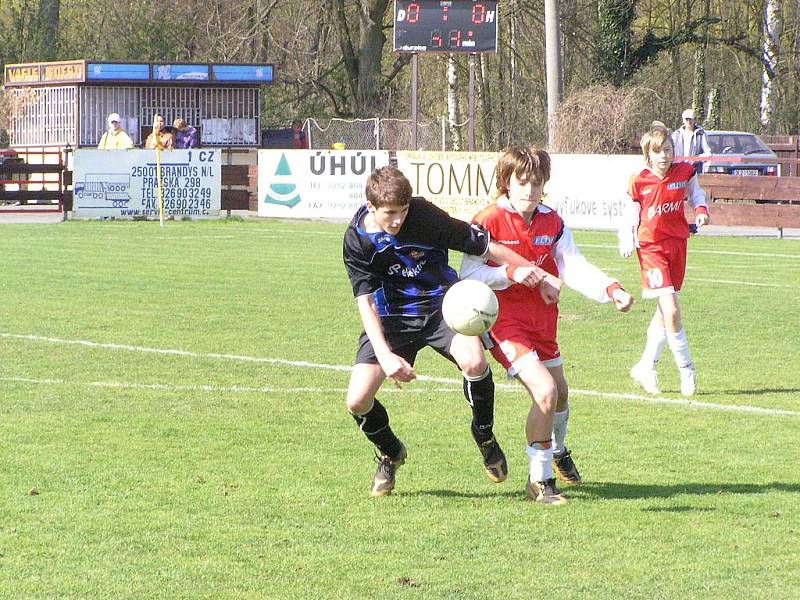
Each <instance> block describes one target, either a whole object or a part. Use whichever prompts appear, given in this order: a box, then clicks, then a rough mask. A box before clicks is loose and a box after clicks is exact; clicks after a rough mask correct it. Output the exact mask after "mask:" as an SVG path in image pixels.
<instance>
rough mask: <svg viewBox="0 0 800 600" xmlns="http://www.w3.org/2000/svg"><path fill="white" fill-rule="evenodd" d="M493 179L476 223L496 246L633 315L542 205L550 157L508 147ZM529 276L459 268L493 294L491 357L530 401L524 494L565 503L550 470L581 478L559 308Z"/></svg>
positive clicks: (477, 264)
mask: <svg viewBox="0 0 800 600" xmlns="http://www.w3.org/2000/svg"><path fill="white" fill-rule="evenodd" d="M496 175H497V192H496V196H495V197H496V201H495V202H493V203H492V204H490V205H488V206H487V207H485V208H483V209H482V210H481V211H480V212H478V214H477V215H475V218H474V221H475V223H477V224H478V225H481V226H482V227H483V228H485V229H486V231H488V232H489V234H490V235H491V236H492V239H493V240H494V241H495V242H497V243H498V244H502V245H503V246H505V247H507V248H509V249H511V250H514V252H516V253H518V254H519V255H520V256H522V257H523V258H526V259H528V260H529V261H530V262H531V263H533V264H535V265H537V266H540V267H541V268H542V269H544V270H545V271H547V272H549V273H551V274H553V275H555V276H556V277H560V278H563V280H564V283H566V284H567V285H568V286H569V287H571V288H573V289H575V290H577V291H579V292H580V293H582V294H583V295H585V296H587V297H588V298H591V299H592V300H596V301H597V302H608V301H613V302H614V305H615V306H616V307H617V309H619V310H621V311H626V310H628V309H629V308H630V306H631V304H632V302H633V298H631V295H630V294H628V293H627V292H626V291H625V290H624V289H622V287H621V286H620V284H619V282H618V281H616V280H615V279H612V278H611V277H608V276H607V275H606V274H605V273H603V272H602V271H601V270H600V269H598V268H597V267H595V266H594V265H592V264H591V263H589V262H588V261H587V260H586V259H585V258H584V257H583V255H582V254H581V253H580V251H579V250H578V247H577V246H576V245H575V240H574V239H573V237H572V232H570V230H569V228H568V227H567V226H566V225H565V224H564V221H563V220H562V219H561V217H560V216H558V213H556V212H555V211H554V210H553V209H551V208H549V207H547V206H544V205H542V204H541V199H542V189H543V188H544V185H545V184H546V183H547V181H548V180H549V179H550V155H549V154H548V153H547V152H545V151H544V150H537V149H535V148H530V147H516V148H511V149H509V150H508V151H506V152H505V153H504V154H503V155H502V156H501V157H500V160H499V161H498V163H497V173H496ZM527 271H528V269H526V268H525V267H511V266H507V265H501V264H497V263H495V262H492V260H491V259H490V258H487V257H486V256H483V257H481V256H465V257H464V260H463V262H462V265H461V277H462V278H470V279H478V280H480V281H483V282H484V283H486V284H488V285H489V286H490V287H491V288H493V289H494V290H495V293H496V294H497V298H498V300H499V303H500V312H499V315H498V318H497V323H495V325H494V327H493V328H492V330H491V332H490V337H491V341H492V342H493V344H494V347H493V348H492V349H491V352H492V355H493V356H494V357H495V358H496V359H497V360H498V362H500V364H502V365H503V366H504V367H505V368H506V369H507V371H508V373H509V374H510V375H512V376H515V377H516V378H517V379H519V381H520V382H521V383H522V385H523V387H524V388H525V389H526V390H527V392H528V394H529V395H530V396H531V399H532V403H531V409H530V411H529V413H528V416H527V419H526V422H525V436H526V438H527V444H526V454H527V455H528V465H529V469H528V484H527V486H526V488H525V491H526V495H527V497H528V498H529V499H530V500H534V501H537V502H542V503H544V504H564V503H565V502H566V499H565V498H564V497H563V496H562V495H561V493H560V492H559V490H558V489H557V488H556V485H555V478H554V477H553V470H555V472H556V474H557V475H558V476H559V477H560V478H561V479H562V480H564V481H566V482H567V483H572V484H576V483H579V482H580V480H581V478H580V475H579V474H578V469H577V468H576V467H575V463H574V461H573V460H572V458H571V457H570V451H569V450H567V448H566V446H565V437H566V433H567V418H568V416H569V406H568V404H567V399H568V387H567V381H566V379H565V378H564V367H563V364H562V360H561V354H560V352H559V348H558V342H557V341H556V332H557V324H558V306H557V305H556V304H546V303H545V302H544V301H543V300H542V297H541V296H540V295H539V294H538V293H537V292H536V291H535V290H534V291H533V293H531V291H529V290H530V288H528V287H526V286H525V285H522V283H523V282H524V280H525V277H526V276H527Z"/></svg>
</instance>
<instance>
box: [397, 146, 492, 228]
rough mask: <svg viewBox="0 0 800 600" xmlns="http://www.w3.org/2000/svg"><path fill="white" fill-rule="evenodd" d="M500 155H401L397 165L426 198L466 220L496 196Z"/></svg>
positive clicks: (413, 187) (415, 188)
mask: <svg viewBox="0 0 800 600" xmlns="http://www.w3.org/2000/svg"><path fill="white" fill-rule="evenodd" d="M499 157H500V154H499V153H497V152H413V151H412V152H398V153H397V166H398V168H399V169H400V170H401V171H403V173H405V175H406V177H408V179H409V181H410V182H411V188H412V190H413V192H414V195H415V196H422V197H424V198H426V199H428V200H430V201H431V202H433V203H434V204H435V205H436V206H438V207H439V208H442V209H444V210H446V211H447V212H448V213H450V214H451V215H452V216H454V217H457V218H459V219H463V220H465V221H470V220H472V217H473V216H475V213H476V212H478V211H479V210H480V209H481V208H483V207H484V206H486V204H487V203H488V202H489V201H490V199H491V197H492V194H493V193H494V189H495V185H494V168H495V165H496V164H497V159H498V158H499Z"/></svg>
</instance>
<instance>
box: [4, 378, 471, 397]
mask: <svg viewBox="0 0 800 600" xmlns="http://www.w3.org/2000/svg"><path fill="white" fill-rule="evenodd" d="M0 382H6V383H31V384H35V385H63V386H78V387H90V388H92V387H94V388H109V389H126V390H155V391H163V392H214V393H226V394H345V393H347V388H346V387H270V386H264V387H248V386H243V385H232V386H223V385H169V384H164V383H125V382H122V381H88V382H80V381H66V380H63V379H35V378H32V377H0ZM405 391H407V392H411V393H419V394H423V393H424V394H429V393H431V392H442V393H445V392H461V388H460V387H456V386H455V385H454V386H453V387H447V388H444V387H443V388H416V389H415V388H409V389H407V390H406V389H398V388H392V387H389V386H387V387H386V389H384V390H381V394H386V393H390V394H393V393H397V392H405Z"/></svg>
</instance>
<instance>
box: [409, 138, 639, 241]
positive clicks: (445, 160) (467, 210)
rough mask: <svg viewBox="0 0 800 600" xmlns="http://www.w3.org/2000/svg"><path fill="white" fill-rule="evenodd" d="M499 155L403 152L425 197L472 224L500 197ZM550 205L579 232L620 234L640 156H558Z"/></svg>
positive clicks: (552, 174)
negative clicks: (615, 231)
mask: <svg viewBox="0 0 800 600" xmlns="http://www.w3.org/2000/svg"><path fill="white" fill-rule="evenodd" d="M500 155H501V154H500V153H499V152H398V153H397V164H398V167H399V168H400V169H401V170H402V171H403V172H404V173H405V174H406V177H408V178H409V180H410V181H411V186H412V188H413V190H414V195H417V196H424V197H425V198H427V199H428V200H430V201H431V202H433V203H434V204H436V205H437V206H439V207H441V208H443V209H444V210H446V211H447V212H448V213H450V214H451V215H453V216H454V217H458V218H460V219H464V220H470V219H472V217H473V216H474V215H475V213H476V212H478V210H480V209H481V208H483V207H484V206H485V205H486V204H488V203H489V202H490V201H491V199H492V198H493V195H494V193H495V166H496V164H497V160H498V159H499V158H500ZM550 158H551V170H550V181H549V182H548V183H547V185H546V186H545V188H544V191H545V199H544V203H545V204H546V205H548V206H550V207H551V208H555V209H556V210H557V211H558V213H559V214H560V215H561V217H562V218H563V219H564V221H565V222H566V224H567V225H568V226H569V227H571V228H574V229H617V227H619V224H618V219H619V217H620V215H621V210H622V203H623V202H625V201H627V198H628V194H627V191H628V180H629V179H630V176H631V175H632V174H633V173H634V172H635V171H638V170H639V169H641V168H642V167H643V166H644V163H643V161H642V158H641V157H639V156H606V155H595V154H554V155H552V156H551V157H550Z"/></svg>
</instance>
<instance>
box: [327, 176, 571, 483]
mask: <svg viewBox="0 0 800 600" xmlns="http://www.w3.org/2000/svg"><path fill="white" fill-rule="evenodd" d="M366 196H367V202H366V204H365V205H364V206H362V207H361V208H360V209H359V210H358V211H357V212H356V214H355V216H354V217H353V220H352V221H351V222H350V225H349V226H348V228H347V231H346V232H345V235H344V248H343V254H344V264H345V268H346V270H347V274H348V276H349V278H350V282H351V284H352V286H353V295H354V296H355V298H356V304H357V306H358V312H359V315H360V316H361V322H362V324H363V326H364V332H363V333H362V334H361V337H360V339H359V347H358V352H357V354H356V364H355V366H354V367H353V372H352V374H351V376H350V384H349V387H348V391H347V409H348V411H349V412H350V414H352V415H353V417H354V418H355V420H356V423H358V427H359V428H360V429H361V431H363V432H364V434H365V435H366V436H367V439H369V441H371V442H372V443H373V444H375V446H376V447H377V449H378V452H380V458H379V461H378V469H377V471H376V473H375V477H374V478H373V480H372V489H371V494H372V495H373V496H386V495H388V494H390V493H391V492H392V490H393V489H394V484H395V473H396V471H397V468H398V467H400V465H402V464H403V463H404V462H405V459H406V456H407V451H406V448H405V446H404V445H403V443H402V442H401V441H400V439H399V438H398V437H397V436H396V435H395V434H394V432H393V431H392V429H391V427H390V426H389V416H388V414H387V412H386V409H385V408H384V406H383V405H382V404H381V403H380V402H379V401H378V400H377V398H376V397H375V394H376V393H377V391H378V389H379V388H380V386H381V384H382V383H383V381H384V379H386V378H387V377H388V378H390V379H391V380H393V381H394V383H395V384H396V385H398V386H399V385H400V383H402V382H409V381H412V380H413V379H414V378H415V375H414V369H413V365H414V359H415V358H416V355H417V352H418V351H419V350H421V349H422V348H424V347H425V346H430V347H431V348H433V349H434V350H436V351H437V352H438V353H439V354H441V355H442V356H444V357H445V358H447V359H448V360H450V361H452V362H454V363H455V364H456V365H458V367H459V369H461V372H462V374H463V377H464V396H465V398H466V399H467V402H468V403H469V405H470V406H471V407H472V428H471V429H472V436H473V438H474V440H475V442H476V444H477V445H478V448H479V449H480V451H481V455H482V456H483V464H484V468H485V470H486V474H487V475H488V477H489V479H491V480H492V481H494V482H495V483H499V482H501V481H503V480H505V478H506V477H507V475H508V466H507V464H506V458H505V455H504V454H503V450H502V449H501V448H500V445H499V444H498V443H497V440H496V439H495V437H494V433H493V432H492V425H493V421H494V382H493V381H492V372H491V370H490V368H489V364H488V363H487V361H486V358H485V356H484V352H483V346H482V344H481V341H480V338H478V337H469V336H464V335H461V334H458V333H455V332H454V331H452V330H451V329H450V328H448V327H447V325H446V324H445V322H444V319H443V318H442V312H441V307H442V298H443V297H444V293H445V291H446V290H447V288H448V287H449V286H450V285H452V284H453V283H455V282H456V281H458V275H457V274H456V272H455V271H454V270H453V269H452V268H451V267H450V266H449V264H448V249H453V250H458V251H460V252H463V253H465V254H474V255H479V256H486V257H487V258H489V259H491V260H492V261H494V262H496V263H497V264H507V265H512V266H514V267H517V268H515V269H514V275H515V280H517V282H518V283H522V284H524V285H528V286H530V287H536V286H538V287H539V289H540V292H541V293H542V295H543V297H544V298H545V300H546V301H549V302H557V301H558V284H559V281H558V280H553V279H549V280H548V277H552V276H549V275H547V274H546V273H545V272H544V271H543V270H542V269H540V268H538V267H536V266H534V265H532V264H531V263H530V262H528V261H526V260H525V259H523V258H521V257H520V256H519V255H517V254H516V253H514V252H513V251H511V250H509V249H507V248H505V247H504V246H502V245H500V244H498V243H496V242H494V241H492V240H490V237H489V235H488V234H487V233H486V231H485V230H484V229H483V228H481V227H480V226H477V225H469V224H468V223H465V222H464V221H460V220H458V219H454V218H452V217H450V216H449V215H448V214H447V213H446V212H444V211H443V210H441V209H440V208H438V207H436V206H434V205H433V204H431V203H430V202H427V201H426V200H424V199H423V198H412V190H411V184H410V183H409V181H408V179H407V178H406V177H405V175H403V173H402V172H401V171H399V170H398V169H396V168H394V167H383V168H381V169H378V170H377V171H375V172H374V173H372V174H371V175H370V176H369V178H368V180H367V185H366Z"/></svg>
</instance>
